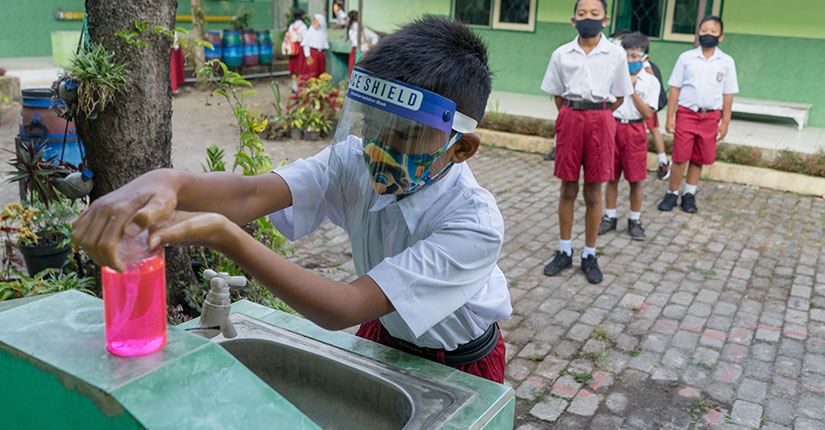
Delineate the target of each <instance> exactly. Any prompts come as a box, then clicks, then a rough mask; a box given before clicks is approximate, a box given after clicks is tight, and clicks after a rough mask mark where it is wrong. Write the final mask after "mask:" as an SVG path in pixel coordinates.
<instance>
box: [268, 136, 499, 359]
mask: <svg viewBox="0 0 825 430" xmlns="http://www.w3.org/2000/svg"><path fill="white" fill-rule="evenodd" d="M362 148H363V147H362V145H361V141H360V139H358V138H356V137H353V136H350V137H349V138H348V139H347V140H346V141H344V142H340V143H338V144H335V145H331V146H329V147H328V148H326V149H325V150H323V151H321V152H320V153H319V154H317V155H315V156H314V157H311V158H308V159H302V160H298V161H296V162H294V163H292V164H289V165H286V166H283V167H280V168H278V169H275V170H274V172H275V173H277V174H278V175H280V176H281V177H282V178H283V179H284V180H285V181H286V183H287V185H288V186H289V189H290V191H291V194H292V207H290V208H287V209H284V210H282V211H279V212H276V213H273V214H271V215H270V219H271V220H272V222H273V224H274V225H275V226H276V227H277V228H278V229H279V230H280V231H281V233H283V234H284V235H285V236H287V237H288V238H290V239H291V240H295V239H297V238H299V237H302V236H304V235H306V234H308V233H310V232H312V231H313V230H314V229H315V228H317V227H318V225H320V224H321V223H322V222H323V221H324V220H326V219H329V220H330V221H332V222H333V223H334V224H336V225H338V226H341V227H342V228H344V230H346V232H347V234H348V235H349V238H350V242H351V244H352V258H353V262H354V263H355V269H356V273H357V274H358V276H363V275H368V276H370V277H371V278H372V279H373V280H374V281H375V282H376V283H377V284H378V286H379V287H380V288H381V290H382V291H383V292H384V294H386V296H387V298H388V299H389V300H390V302H391V303H392V304H393V306H394V307H395V312H391V313H389V314H387V315H384V316H383V317H381V318H380V319H381V323H382V324H383V326H384V327H385V328H386V329H387V331H388V332H389V333H390V334H391V335H392V336H395V337H397V338H401V339H404V340H406V341H409V342H412V343H415V344H416V345H419V346H422V347H428V348H444V349H445V350H448V351H450V350H453V349H455V348H456V347H457V346H458V345H461V344H464V343H467V342H469V341H470V340H473V339H475V338H477V337H478V336H480V335H481V334H482V333H484V331H485V330H486V329H487V328H488V327H489V326H490V324H492V323H494V322H496V321H499V320H501V319H504V318H507V317H508V316H509V315H510V313H511V312H512V306H511V304H510V293H509V291H508V289H507V282H506V280H505V278H504V274H503V273H502V271H501V269H499V267H498V265H497V264H496V262H497V261H498V257H499V252H500V250H501V245H502V241H503V237H504V220H503V218H502V216H501V212H500V211H499V210H498V206H497V205H496V201H495V199H494V198H493V196H492V194H490V192H488V191H487V190H485V189H484V188H482V187H481V186H480V185H478V183H477V182H476V180H475V177H474V176H473V174H472V172H470V168H469V167H468V166H467V165H466V163H459V164H456V165H454V166H453V167H452V168H450V170H449V171H448V172H447V173H446V174H445V175H444V176H443V177H442V179H441V180H439V181H437V182H435V183H433V184H431V185H429V186H428V187H427V188H424V189H422V190H420V191H417V192H415V193H413V194H411V195H409V196H407V197H405V198H403V199H401V200H397V199H396V197H395V196H392V195H380V194H377V193H375V191H373V189H372V186H371V185H370V180H369V174H368V171H367V168H366V166H365V164H364V158H363V149H362Z"/></svg>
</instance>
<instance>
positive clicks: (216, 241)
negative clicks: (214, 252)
mask: <svg viewBox="0 0 825 430" xmlns="http://www.w3.org/2000/svg"><path fill="white" fill-rule="evenodd" d="M230 225H235V224H233V223H232V222H231V221H229V219H227V218H226V217H225V216H223V215H221V214H216V213H212V212H185V211H178V210H176V211H173V212H172V213H171V214H169V216H167V217H166V218H164V219H163V220H161V221H159V222H157V223H156V224H155V225H153V226H152V229H151V232H150V234H149V247H150V248H155V247H157V246H160V245H172V244H177V245H195V246H206V247H209V248H213V249H219V248H221V247H222V246H226V245H227V244H228V243H227V242H228V240H227V239H228V236H227V235H226V233H227V232H228V231H229V227H230Z"/></svg>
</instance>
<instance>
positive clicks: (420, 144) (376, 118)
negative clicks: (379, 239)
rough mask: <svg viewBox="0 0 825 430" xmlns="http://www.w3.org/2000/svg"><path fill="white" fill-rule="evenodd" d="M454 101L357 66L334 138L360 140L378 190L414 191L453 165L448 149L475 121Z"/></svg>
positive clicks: (365, 162)
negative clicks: (377, 76)
mask: <svg viewBox="0 0 825 430" xmlns="http://www.w3.org/2000/svg"><path fill="white" fill-rule="evenodd" d="M455 108H456V105H455V103H454V102H453V101H451V100H449V99H446V98H444V97H441V96H439V95H438V94H435V93H432V92H430V91H426V90H423V89H421V88H417V87H414V86H412V85H408V84H405V83H403V82H399V81H394V80H389V79H380V78H376V77H375V76H373V75H372V74H371V73H370V72H368V71H366V70H363V69H359V68H355V69H353V72H352V76H351V78H350V83H349V87H348V88H347V97H346V99H345V101H344V105H343V107H342V109H341V118H340V119H339V121H338V128H337V129H336V131H335V142H343V141H347V140H351V139H353V138H355V139H357V140H358V141H359V142H360V149H361V151H362V153H363V158H364V164H363V169H365V170H366V171H367V173H368V175H369V177H370V183H371V185H372V188H373V189H374V190H375V192H376V193H379V194H396V195H403V194H410V193H413V192H415V191H418V190H420V189H422V188H424V187H426V186H427V185H429V184H430V183H432V182H435V181H436V180H438V179H439V178H440V177H441V176H442V175H443V174H444V173H446V171H447V170H448V169H449V168H450V166H451V162H450V160H449V159H448V157H446V156H444V153H445V152H447V150H448V149H449V148H450V147H451V146H452V145H453V144H455V142H457V141H458V139H460V138H461V135H462V134H464V133H471V132H473V131H474V130H475V126H476V122H475V120H473V119H471V118H469V117H467V116H465V115H463V114H462V113H460V112H456V110H455Z"/></svg>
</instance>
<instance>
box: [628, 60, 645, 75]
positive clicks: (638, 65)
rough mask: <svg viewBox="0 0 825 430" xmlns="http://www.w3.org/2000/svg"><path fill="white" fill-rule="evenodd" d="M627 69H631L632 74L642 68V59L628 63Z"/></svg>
mask: <svg viewBox="0 0 825 430" xmlns="http://www.w3.org/2000/svg"><path fill="white" fill-rule="evenodd" d="M627 69H628V70H630V74H631V75H632V74H634V73H636V72H638V71H639V70H641V69H642V61H641V60H640V61H634V62H632V63H631V62H628V63H627Z"/></svg>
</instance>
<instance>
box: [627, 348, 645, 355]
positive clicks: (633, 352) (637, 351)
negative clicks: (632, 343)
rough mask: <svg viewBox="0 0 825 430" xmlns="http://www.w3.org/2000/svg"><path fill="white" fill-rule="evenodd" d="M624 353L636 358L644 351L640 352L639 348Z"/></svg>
mask: <svg viewBox="0 0 825 430" xmlns="http://www.w3.org/2000/svg"><path fill="white" fill-rule="evenodd" d="M624 353H625V354H627V355H629V356H631V357H635V356H637V355H639V354H641V353H642V350H640V349H639V348H636V349H631V350H630V351H625V352H624Z"/></svg>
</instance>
